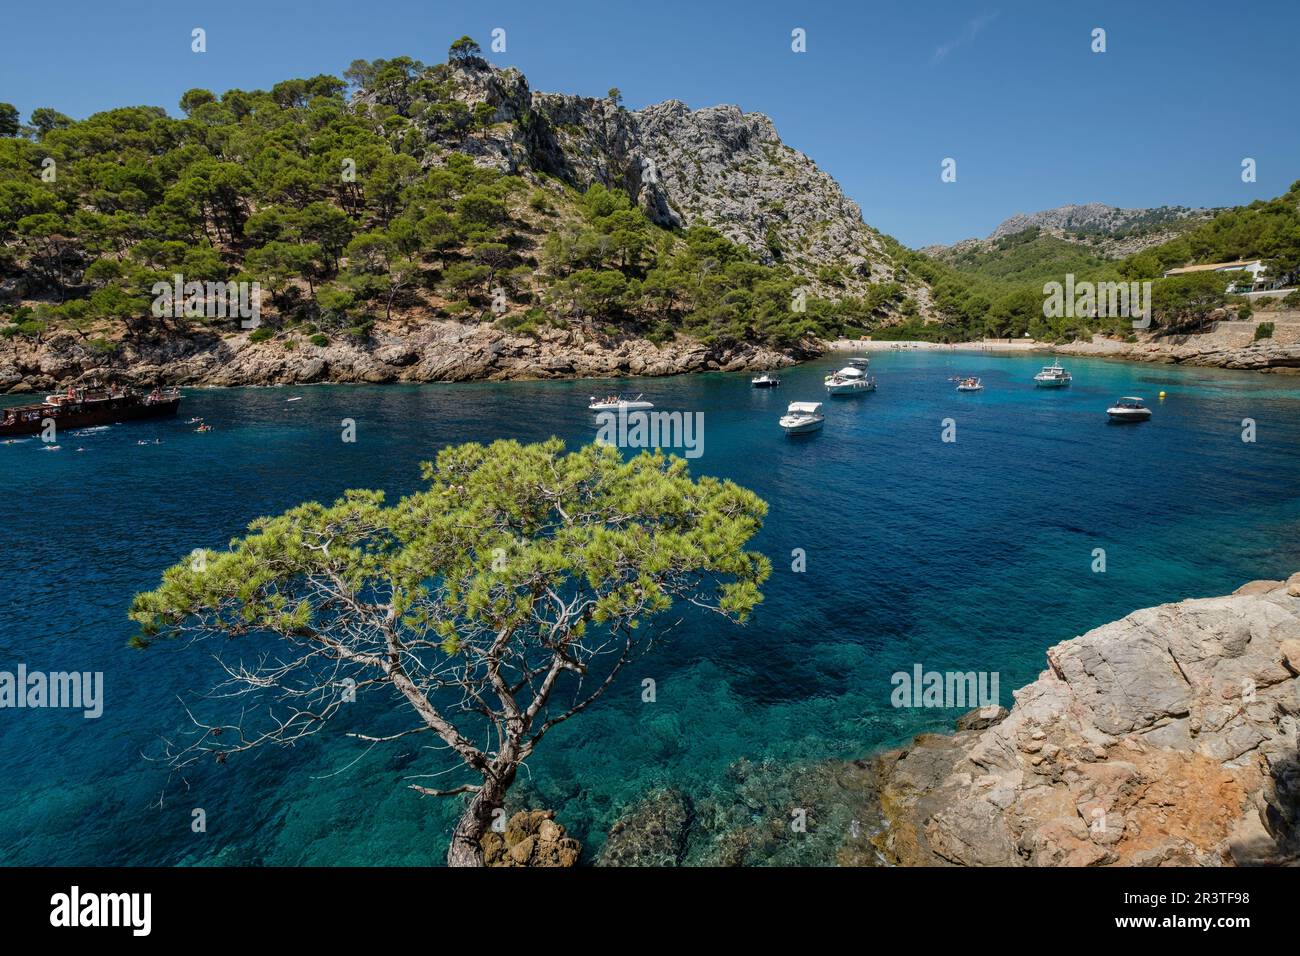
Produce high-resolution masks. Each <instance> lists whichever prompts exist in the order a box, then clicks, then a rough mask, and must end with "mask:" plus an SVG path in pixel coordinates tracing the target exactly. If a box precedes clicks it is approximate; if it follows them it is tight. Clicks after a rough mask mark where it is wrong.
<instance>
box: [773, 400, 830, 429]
mask: <svg viewBox="0 0 1300 956" xmlns="http://www.w3.org/2000/svg"><path fill="white" fill-rule="evenodd" d="M825 421H826V416H825V415H823V414H822V403H821V402H791V403H790V407H789V408H787V409H786V410H785V414H784V415H782V416H781V420H780V425H781V427H782V428H784V429H785V433H786V434H787V435H803V434H806V433H807V432H815V431H820V430H821V427H822V425H823V424H824V423H825Z"/></svg>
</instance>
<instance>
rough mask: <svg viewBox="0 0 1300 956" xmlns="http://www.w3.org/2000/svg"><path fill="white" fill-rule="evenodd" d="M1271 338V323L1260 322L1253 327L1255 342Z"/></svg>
mask: <svg viewBox="0 0 1300 956" xmlns="http://www.w3.org/2000/svg"><path fill="white" fill-rule="evenodd" d="M1272 337H1273V323H1272V322H1261V323H1259V325H1257V326H1255V341H1256V342H1258V341H1259V340H1260V339H1271V338H1272Z"/></svg>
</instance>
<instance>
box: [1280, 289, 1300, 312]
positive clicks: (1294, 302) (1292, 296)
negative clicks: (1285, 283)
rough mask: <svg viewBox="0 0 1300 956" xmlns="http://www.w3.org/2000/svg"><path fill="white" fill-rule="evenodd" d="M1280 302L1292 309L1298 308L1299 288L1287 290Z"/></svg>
mask: <svg viewBox="0 0 1300 956" xmlns="http://www.w3.org/2000/svg"><path fill="white" fill-rule="evenodd" d="M1282 304H1283V305H1285V306H1289V307H1291V308H1293V309H1300V289H1296V290H1295V291H1294V292H1288V293H1287V294H1286V295H1284V296H1283V297H1282Z"/></svg>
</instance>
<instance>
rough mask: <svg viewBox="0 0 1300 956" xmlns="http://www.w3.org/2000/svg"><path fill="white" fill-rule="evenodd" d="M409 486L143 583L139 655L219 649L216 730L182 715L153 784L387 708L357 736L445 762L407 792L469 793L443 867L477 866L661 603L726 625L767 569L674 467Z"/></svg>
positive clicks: (512, 447) (472, 451)
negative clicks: (428, 745)
mask: <svg viewBox="0 0 1300 956" xmlns="http://www.w3.org/2000/svg"><path fill="white" fill-rule="evenodd" d="M424 477H425V478H426V479H427V480H428V482H429V487H428V488H427V489H426V490H423V491H420V492H418V493H416V494H413V495H411V496H410V497H407V498H403V499H401V500H400V501H398V502H397V503H396V504H395V505H387V504H385V501H384V496H383V493H382V492H378V491H349V492H347V493H346V494H345V495H344V497H343V498H341V499H340V500H339V501H337V502H335V503H334V504H333V505H332V506H329V507H326V506H323V505H320V504H317V503H314V502H312V503H307V504H303V505H300V506H298V507H296V508H293V509H291V510H290V511H287V512H286V513H284V514H283V515H280V516H279V517H275V518H261V519H258V520H257V521H255V522H254V523H253V524H252V525H251V526H250V528H249V531H250V533H249V534H248V536H247V537H244V538H242V539H238V540H236V541H233V542H232V543H231V545H230V548H229V550H227V551H222V552H196V554H195V555H194V556H193V557H192V558H191V559H190V560H188V561H186V562H183V563H181V564H178V565H176V566H175V567H173V568H171V569H169V570H168V571H167V572H165V574H164V575H163V581H162V585H161V586H160V587H159V588H158V589H157V590H154V591H151V592H148V593H146V594H141V595H138V596H137V597H136V599H135V601H134V602H133V604H132V608H131V617H132V618H133V619H134V620H135V621H136V622H138V623H139V624H140V626H141V635H140V636H139V637H138V638H137V640H136V642H137V644H138V645H140V646H147V645H148V644H150V643H152V642H154V641H157V640H160V639H165V638H174V637H179V636H185V637H188V638H191V639H198V640H204V639H208V638H216V637H221V638H225V639H232V638H237V639H238V640H234V641H229V642H223V643H222V649H221V651H220V652H219V658H220V659H221V661H222V665H223V667H224V669H225V673H226V679H225V681H224V682H223V683H222V684H221V685H220V686H219V687H218V688H217V696H218V697H219V698H223V699H227V703H229V700H228V698H230V697H234V698H236V699H235V700H234V701H233V704H234V706H233V708H231V710H232V711H233V713H235V714H237V715H238V716H236V717H232V718H229V720H228V721H226V722H223V720H222V719H217V720H215V721H214V722H212V723H208V722H205V721H204V720H202V719H201V718H199V717H198V716H194V719H195V730H194V732H193V733H192V734H191V735H190V736H189V737H188V738H187V739H185V740H184V741H181V742H178V743H173V744H170V745H169V752H168V756H169V759H170V760H171V762H172V764H173V766H175V767H178V768H179V767H184V766H187V765H189V764H191V763H193V762H194V761H196V760H199V759H202V758H203V757H205V756H206V755H209V754H211V755H215V757H216V759H218V760H224V759H226V757H227V755H229V754H231V753H236V752H240V751H245V750H250V749H252V748H255V747H258V746H261V745H264V744H288V743H292V742H294V741H296V740H299V739H301V738H303V737H305V736H307V735H310V734H313V733H315V732H317V731H318V730H320V729H322V728H323V727H324V726H325V725H326V724H327V723H328V721H329V720H330V718H331V717H333V716H334V715H335V714H337V713H338V712H339V709H340V708H341V707H343V706H345V705H346V704H347V703H348V702H350V701H351V700H353V699H355V697H357V696H359V695H360V694H362V693H367V694H374V693H377V694H388V695H390V696H391V698H392V700H393V702H394V703H395V704H398V705H400V706H402V707H408V708H410V710H411V712H412V726H411V727H410V728H409V729H407V730H404V731H401V732H399V733H396V734H388V735H385V736H383V737H363V738H362V739H364V740H367V741H377V740H394V739H397V738H399V737H406V736H408V735H413V734H424V733H432V734H435V735H436V736H437V737H439V738H441V739H442V741H443V742H444V743H445V744H446V746H447V747H448V748H450V751H452V752H454V754H455V755H457V756H459V758H460V764H459V765H457V766H453V767H452V768H451V771H452V773H454V774H458V775H459V776H461V777H462V778H464V777H468V778H469V780H468V781H467V782H464V783H455V782H453V783H452V784H449V785H448V786H447V787H446V788H444V789H437V790H435V789H432V788H428V787H423V786H419V785H413V787H412V789H415V790H417V791H419V792H421V793H424V794H431V795H437V796H447V795H453V794H468V795H469V797H468V799H467V801H466V804H465V807H464V811H463V813H462V815H461V817H460V820H459V822H458V824H457V826H456V829H455V832H454V834H453V836H452V841H451V847H450V849H449V851H448V854H447V861H448V863H449V864H451V865H453V866H469V865H481V864H482V859H483V857H482V850H481V847H480V839H481V837H482V836H483V834H484V833H485V832H487V829H488V827H490V826H491V823H492V818H493V812H494V811H495V810H497V809H498V808H500V807H501V806H502V803H503V801H504V799H505V795H506V791H507V790H508V789H509V787H510V785H511V783H512V782H513V781H514V779H515V775H516V772H517V771H518V768H519V766H520V764H521V763H522V762H523V761H524V760H526V759H527V758H528V757H529V755H530V754H532V753H533V751H534V750H535V748H536V747H537V745H538V744H539V743H540V742H541V740H542V738H543V737H544V736H545V735H546V733H547V731H549V730H550V729H551V728H552V727H554V726H555V725H556V724H558V723H560V722H561V721H564V720H567V719H568V718H570V717H572V716H574V715H575V714H577V713H579V712H581V711H582V710H584V709H585V708H586V707H587V706H588V705H589V704H591V702H592V701H593V700H595V699H596V698H597V697H599V696H600V695H601V693H602V692H603V691H605V689H606V688H608V687H609V686H610V685H611V683H612V682H613V680H614V678H615V676H616V675H617V674H618V673H619V671H620V670H621V669H622V667H623V666H624V665H625V664H626V663H627V662H628V660H630V659H631V658H632V657H633V656H634V655H635V654H636V653H638V652H639V651H641V650H643V649H644V648H645V647H646V646H647V645H648V644H649V642H650V640H651V639H652V636H653V634H654V633H655V632H656V630H657V628H656V627H655V626H654V623H655V620H656V619H659V618H661V617H662V615H663V613H664V612H665V611H667V610H668V609H669V608H670V607H672V605H673V603H674V602H675V601H684V602H687V603H689V604H692V605H695V606H698V607H701V608H705V609H707V610H709V611H711V612H715V613H717V614H719V615H721V616H722V617H724V618H727V619H729V620H732V621H735V622H741V621H743V620H744V619H745V618H746V617H747V616H748V614H749V612H750V611H751V610H752V609H753V608H754V606H755V605H756V604H757V603H758V602H759V601H761V600H762V595H761V594H760V592H759V589H758V588H759V585H760V584H761V583H762V582H763V581H764V580H765V579H766V578H767V575H768V574H769V573H770V570H771V568H770V565H769V563H768V561H767V559H766V558H764V557H763V556H762V555H760V554H758V553H756V552H753V551H747V550H745V546H746V544H747V542H748V541H749V539H750V538H751V537H752V536H753V535H754V534H755V532H757V531H758V529H759V528H760V526H761V524H762V519H763V517H764V515H765V513H766V511H767V506H766V504H765V503H764V502H763V501H762V499H760V498H759V497H758V496H757V495H755V494H753V493H752V492H750V491H748V490H746V489H744V488H741V487H739V486H737V485H735V484H733V483H732V482H730V481H719V480H717V479H714V478H709V477H704V478H700V479H698V480H695V479H692V478H691V476H690V474H689V473H688V471H687V467H686V463H685V462H684V461H682V460H681V459H677V458H667V457H664V456H663V455H651V454H648V453H643V454H641V455H639V456H638V457H636V458H632V459H631V460H628V461H624V460H623V458H622V457H621V456H620V455H619V453H618V452H617V451H615V450H614V449H612V448H608V447H602V446H599V445H590V446H587V447H584V448H583V449H581V450H580V451H577V452H571V453H566V451H565V448H564V445H563V443H562V442H560V441H559V440H558V439H552V440H550V441H547V442H544V443H540V444H534V445H520V444H519V443H517V442H496V443H494V444H492V445H490V446H486V447H485V446H483V445H479V444H468V445H461V446H458V447H452V448H447V449H445V450H444V451H442V452H441V453H440V454H439V455H438V457H437V461H436V462H434V463H432V464H426V465H424ZM247 698H256V700H250V699H247ZM254 704H255V705H256V706H253V705H254ZM218 706H220V705H218ZM259 720H260V721H261V722H260V723H257V722H258V721H259ZM440 769H446V768H438V767H434V768H431V772H433V771H438V770H440Z"/></svg>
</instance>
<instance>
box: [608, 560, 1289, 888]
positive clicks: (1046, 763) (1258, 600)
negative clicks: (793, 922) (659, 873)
mask: <svg viewBox="0 0 1300 956" xmlns="http://www.w3.org/2000/svg"><path fill="white" fill-rule="evenodd" d="M1046 661H1047V668H1046V669H1045V670H1043V671H1042V672H1041V674H1040V675H1039V677H1038V679H1037V680H1035V681H1033V682H1031V683H1029V684H1027V685H1025V686H1023V687H1021V688H1019V689H1017V690H1015V691H1013V692H1012V697H1013V699H1014V703H1013V704H1012V707H1011V709H1010V710H1009V711H1008V710H1007V709H1006V708H1004V707H996V708H993V707H990V708H987V709H985V710H979V709H977V710H972V711H970V712H969V713H967V714H965V715H964V716H962V717H960V718H958V720H957V721H956V725H955V727H954V729H953V731H952V732H951V733H927V734H921V735H919V736H916V737H915V738H913V739H912V740H911V741H910V742H909V743H907V744H905V745H904V746H902V747H896V748H893V749H889V750H884V751H877V752H875V753H874V754H872V755H869V756H866V757H863V758H861V759H857V760H849V761H822V762H818V763H811V764H807V765H798V766H786V767H777V766H773V765H771V764H770V763H767V762H763V763H761V764H754V763H750V762H748V761H742V762H740V763H739V764H737V765H736V766H735V767H733V768H732V771H731V773H730V775H729V777H730V780H731V782H732V784H733V785H734V786H735V787H736V788H737V791H738V792H743V793H744V794H745V795H746V798H745V800H744V801H738V802H740V803H742V806H741V810H743V811H744V812H743V813H738V814H735V815H733V816H736V817H737V818H736V819H728V818H727V815H726V814H725V813H722V814H719V812H718V808H717V806H715V803H716V802H717V801H716V800H715V799H714V798H708V797H706V798H705V800H704V806H703V807H702V808H701V807H697V806H696V804H697V803H698V802H699V801H697V800H695V799H693V798H692V797H691V796H689V795H687V794H685V793H683V792H682V791H680V790H677V789H674V788H662V789H656V790H651V791H650V792H648V793H646V794H644V795H643V796H642V798H641V799H640V800H639V801H637V802H635V803H633V804H632V805H630V806H628V807H626V808H625V809H624V812H623V814H622V815H621V816H620V818H619V819H618V821H617V822H616V823H615V825H614V827H613V829H612V830H611V832H610V838H609V841H608V842H607V843H606V845H605V846H604V847H603V848H602V850H601V852H600V853H599V854H598V856H597V857H596V859H595V861H594V862H595V864H596V865H597V866H637V865H658V866H663V865H680V864H688V865H689V864H694V863H703V864H706V865H737V864H742V863H746V862H751V855H753V854H759V855H760V858H762V854H770V855H771V858H768V859H765V862H773V860H775V861H777V862H786V863H788V862H796V861H797V858H792V859H786V858H785V856H784V855H783V854H786V853H789V852H791V851H789V850H788V849H786V848H785V847H784V845H783V844H782V843H781V842H780V841H773V840H772V839H771V838H770V836H769V835H768V831H772V832H775V831H779V830H780V829H781V828H782V826H783V825H784V820H785V818H786V816H787V814H788V805H794V806H801V807H806V808H808V809H807V812H808V814H809V817H810V818H811V819H816V820H817V821H818V822H819V824H820V826H819V827H818V828H816V829H814V830H810V832H809V835H808V837H807V842H808V844H809V845H810V846H814V845H815V846H816V847H818V848H819V849H818V851H817V852H818V853H819V854H821V855H822V856H823V858H824V859H831V858H833V859H834V861H835V862H836V863H837V864H839V865H846V866H878V865H889V866H1112V865H1117V866H1260V865H1263V866H1276V865H1295V864H1296V863H1297V861H1300V801H1298V800H1297V793H1298V792H1300V786H1298V783H1300V762H1298V758H1297V749H1296V748H1297V724H1296V711H1297V707H1298V706H1300V705H1297V697H1296V694H1297V687H1298V685H1300V573H1296V574H1293V575H1292V576H1291V577H1290V578H1289V579H1287V580H1286V581H1270V580H1266V581H1252V582H1250V583H1248V584H1246V585H1243V586H1242V587H1240V588H1238V589H1237V590H1236V591H1234V592H1233V593H1232V594H1230V595H1227V596H1223V597H1211V598H1193V599H1188V600H1184V601H1179V602H1174V603H1168V604H1162V605H1159V606H1156V607H1149V608H1144V609H1141V610H1136V611H1133V612H1132V613H1130V614H1128V615H1126V616H1124V617H1123V618H1121V619H1119V620H1117V621H1113V622H1111V623H1109V624H1104V625H1102V626H1100V627H1097V628H1094V629H1092V630H1090V631H1088V632H1086V633H1084V634H1082V635H1079V636H1077V637H1074V638H1071V639H1068V640H1064V641H1062V642H1060V643H1058V644H1056V645H1055V646H1053V647H1051V648H1049V649H1048V650H1047V652H1046ZM769 792H770V793H776V794H780V798H773V799H770V800H766V801H765V800H763V799H761V798H759V799H758V800H757V802H756V801H755V799H753V795H754V794H755V793H759V794H767V793H769ZM722 803H723V804H724V805H725V803H726V801H725V800H724V801H722ZM702 811H703V812H702ZM755 812H757V813H758V814H759V815H760V819H759V821H758V822H757V823H756V822H755V821H754V819H753V814H754V813H755Z"/></svg>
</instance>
